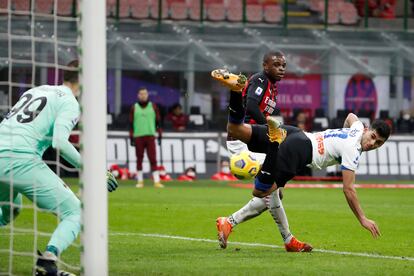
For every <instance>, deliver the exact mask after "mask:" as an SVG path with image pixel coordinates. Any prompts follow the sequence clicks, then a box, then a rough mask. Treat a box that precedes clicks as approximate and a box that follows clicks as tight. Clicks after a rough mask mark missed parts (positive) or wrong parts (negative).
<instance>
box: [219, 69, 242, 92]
mask: <svg viewBox="0 0 414 276" xmlns="http://www.w3.org/2000/svg"><path fill="white" fill-rule="evenodd" d="M211 76H212V77H213V79H215V80H217V81H219V82H220V83H221V84H222V85H224V86H226V87H227V88H229V89H230V90H231V91H237V92H241V91H242V90H243V88H244V87H245V86H246V82H247V78H246V76H245V75H242V74H239V75H236V74H233V73H230V72H229V71H228V70H227V69H216V70H213V71H211Z"/></svg>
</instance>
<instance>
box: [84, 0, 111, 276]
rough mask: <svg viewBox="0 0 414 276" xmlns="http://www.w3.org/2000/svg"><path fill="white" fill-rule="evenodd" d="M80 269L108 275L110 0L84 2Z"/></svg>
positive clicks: (99, 274)
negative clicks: (108, 13)
mask: <svg viewBox="0 0 414 276" xmlns="http://www.w3.org/2000/svg"><path fill="white" fill-rule="evenodd" d="M79 11H80V15H79V16H80V51H79V55H80V56H79V57H80V61H81V63H80V64H81V73H80V80H81V82H80V83H81V84H82V87H81V106H82V115H81V120H80V123H81V133H82V134H81V154H82V158H83V167H82V170H81V180H80V181H81V188H82V203H83V206H82V214H83V215H82V223H83V227H82V233H81V240H82V246H83V247H81V248H82V250H81V251H82V252H81V254H82V256H81V264H82V270H81V271H82V274H83V275H88V276H90V275H91V276H94V275H96V276H106V275H108V204H107V199H108V195H107V193H108V192H107V189H106V185H102V184H103V183H105V182H106V178H105V176H106V173H105V171H106V1H95V0H82V1H80V9H79Z"/></svg>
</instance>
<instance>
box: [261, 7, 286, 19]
mask: <svg viewBox="0 0 414 276" xmlns="http://www.w3.org/2000/svg"><path fill="white" fill-rule="evenodd" d="M263 16H264V20H265V21H266V22H268V23H279V22H280V21H282V16H283V13H282V9H281V8H280V5H265V6H264V7H263Z"/></svg>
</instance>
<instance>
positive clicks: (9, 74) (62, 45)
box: [0, 0, 106, 275]
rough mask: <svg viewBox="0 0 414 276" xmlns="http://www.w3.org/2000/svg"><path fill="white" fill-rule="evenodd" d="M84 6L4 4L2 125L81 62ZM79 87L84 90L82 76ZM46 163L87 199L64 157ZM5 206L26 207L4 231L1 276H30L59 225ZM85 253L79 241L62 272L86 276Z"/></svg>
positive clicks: (46, 1)
mask: <svg viewBox="0 0 414 276" xmlns="http://www.w3.org/2000/svg"><path fill="white" fill-rule="evenodd" d="M85 1H86V0H85ZM91 2H92V1H91ZM93 2H95V1H93ZM81 4H82V1H78V0H0V121H1V120H3V118H4V116H5V115H6V114H7V113H8V112H9V111H10V109H11V107H12V106H13V105H14V104H16V102H17V101H18V99H19V97H20V96H21V95H22V93H23V92H25V91H26V90H28V89H30V88H33V87H36V86H40V85H45V84H48V85H59V84H61V83H62V70H64V69H69V68H67V67H66V65H67V64H68V63H69V62H70V61H72V60H75V59H81V60H82V43H81V37H82V32H81V30H82V28H81V25H82V24H81V22H82V21H81V15H82V12H81V9H82V5H81ZM86 33H87V32H86ZM84 34H85V32H84ZM104 48H105V47H104ZM85 60H86V59H85ZM82 64H83V63H82V62H81V66H80V67H81V68H82ZM105 68H106V67H105ZM104 70H106V69H104ZM81 71H82V70H81ZM80 81H81V87H82V85H83V83H82V73H81V74H80ZM103 95H105V93H104V94H103ZM81 106H82V104H81ZM82 108H84V106H82ZM105 120H106V118H105ZM84 127H86V126H84ZM0 139H1V137H0ZM79 141H82V139H79V137H78V136H77V135H73V136H71V142H73V143H74V144H79ZM82 156H83V155H82ZM82 158H83V157H82ZM43 159H44V160H45V162H46V163H47V164H48V165H49V166H50V168H51V169H52V170H54V172H55V173H56V174H57V175H58V176H60V177H61V178H63V179H64V181H65V183H66V184H67V185H68V186H70V188H71V189H72V190H73V191H74V192H75V194H77V195H79V196H80V195H81V194H82V192H83V191H82V190H81V189H80V188H78V182H79V181H78V178H79V172H78V171H77V170H76V169H73V168H72V167H71V166H70V165H69V164H68V163H67V162H65V161H64V160H63V159H62V158H61V157H59V152H56V151H54V150H51V149H49V150H47V151H46V152H45V155H44V156H43ZM81 175H82V174H81ZM10 181H13V179H10ZM0 185H1V183H0ZM33 185H36V183H33ZM79 186H82V185H79ZM10 194H12V193H10ZM35 199H36V196H35ZM103 200H106V198H105V197H103ZM0 205H1V206H9V207H19V205H20V207H21V212H20V214H19V215H18V217H16V219H15V220H13V219H12V220H11V222H10V223H9V224H8V225H6V226H0V275H31V274H33V273H34V272H33V268H34V266H35V263H36V258H37V250H40V251H42V252H43V251H44V250H45V247H46V245H47V243H48V241H49V239H50V237H51V235H52V233H53V231H54V230H55V228H56V226H57V225H58V223H59V219H58V218H57V217H56V216H53V215H51V214H50V213H48V212H45V210H42V209H40V208H38V207H37V206H36V202H32V201H30V200H28V199H26V198H24V197H23V200H22V202H21V203H20V202H18V201H13V197H12V196H10V200H8V201H1V202H0ZM9 209H10V210H11V211H10V215H11V216H15V215H16V214H15V213H13V212H12V210H13V209H12V208H9ZM104 211H106V210H104ZM0 225H1V223H0ZM83 228H84V227H82V229H83ZM84 231H85V230H84ZM83 240H84V238H82V241H83ZM84 248H85V247H84V245H83V244H82V243H81V238H80V237H78V238H77V240H76V241H75V242H74V243H73V244H72V245H71V246H70V247H69V248H68V249H67V250H65V251H64V252H63V254H62V255H61V256H60V258H59V260H58V266H59V268H60V269H63V270H66V271H70V272H72V273H75V274H83V273H85V269H84V267H83V263H84V261H83V262H82V261H81V255H82V254H83V253H82V251H84ZM103 266H105V265H104V264H103ZM86 271H88V270H86ZM96 275H97V274H96Z"/></svg>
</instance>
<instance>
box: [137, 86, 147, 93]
mask: <svg viewBox="0 0 414 276" xmlns="http://www.w3.org/2000/svg"><path fill="white" fill-rule="evenodd" d="M141 90H148V89H147V88H146V87H145V86H141V87H140V88H138V90H137V92H139V91H141Z"/></svg>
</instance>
